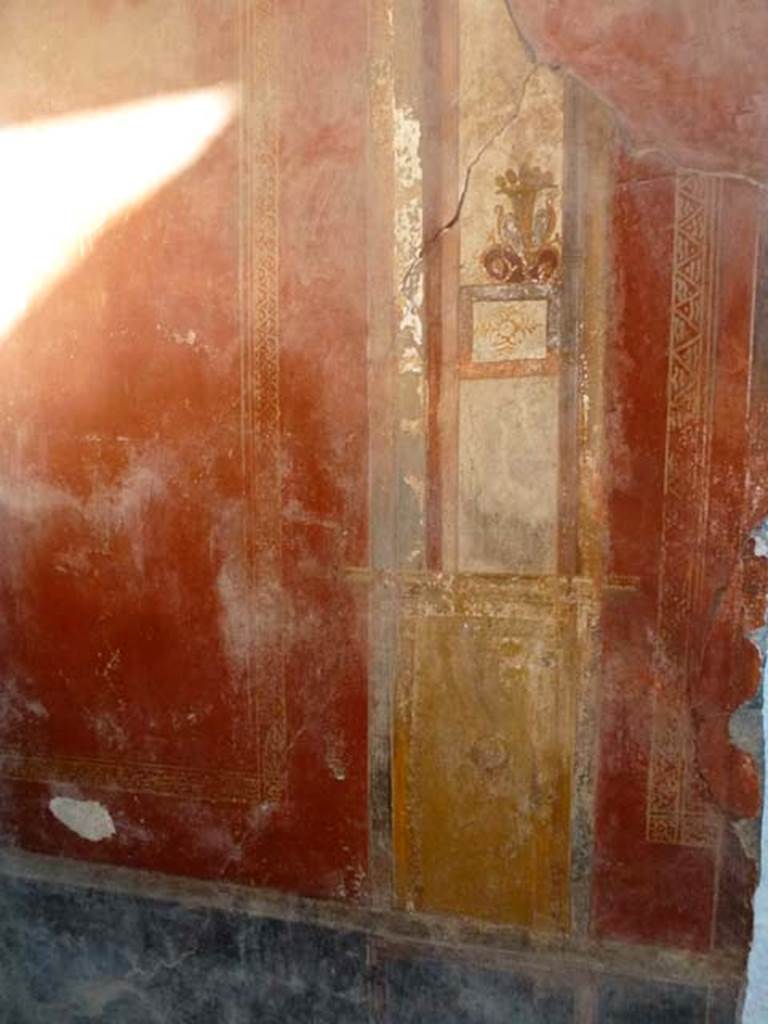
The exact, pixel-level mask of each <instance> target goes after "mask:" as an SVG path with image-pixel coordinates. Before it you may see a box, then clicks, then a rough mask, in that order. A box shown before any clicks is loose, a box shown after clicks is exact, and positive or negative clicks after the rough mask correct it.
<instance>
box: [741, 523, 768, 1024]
mask: <svg viewBox="0 0 768 1024" xmlns="http://www.w3.org/2000/svg"><path fill="white" fill-rule="evenodd" d="M751 538H752V540H753V542H754V554H755V557H757V558H768V519H766V520H764V521H763V522H762V523H761V524H760V525H759V526H758V527H757V528H756V529H755V530H753V531H752V534H751ZM766 625H768V617H767V619H766ZM750 639H751V640H752V642H753V643H754V644H755V646H756V647H757V648H758V650H759V651H760V653H761V655H762V665H761V684H760V685H761V690H760V691H759V692H760V694H761V698H760V702H759V703H760V706H761V710H762V724H763V746H762V769H763V770H762V773H761V774H762V784H763V799H762V815H761V819H762V820H761V823H760V856H759V861H758V872H759V874H758V883H757V888H756V889H755V894H754V897H753V900H752V909H753V913H754V930H753V933H752V945H751V948H750V951H749V959H748V961H747V975H746V982H745V984H746V988H745V992H744V1005H743V1012H742V1016H741V1021H742V1024H764V1022H765V1020H766V1019H768V801H767V799H766V798H767V797H768V790H767V789H766V785H765V765H766V763H768V718H767V717H766V711H767V709H766V702H765V692H766V684H767V683H768V628H766V626H764V627H763V628H762V629H759V630H756V631H755V632H753V633H752V634H751V637H750Z"/></svg>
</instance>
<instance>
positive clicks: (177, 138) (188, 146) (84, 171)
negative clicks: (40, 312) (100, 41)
mask: <svg viewBox="0 0 768 1024" xmlns="http://www.w3.org/2000/svg"><path fill="white" fill-rule="evenodd" d="M234 110H235V93H234V91H233V90H232V89H231V88H230V87H228V86H217V87H214V88H210V89H200V90H195V91H192V92H185V93H175V94H171V95H166V96H161V97H158V98H155V99H150V100H142V101H140V102H137V103H130V104H124V105H121V106H116V107H110V108H108V109H106V110H96V111H91V112H85V113H78V114H75V115H71V116H67V117H60V118H55V119H52V120H48V121H35V122H31V123H27V124H24V125H19V126H13V127H10V128H6V129H3V130H2V131H0V185H1V187H0V340H1V339H2V338H3V337H5V336H6V335H7V334H8V332H9V331H10V330H11V329H12V328H13V327H14V326H15V325H16V324H17V323H18V322H19V320H20V319H21V318H22V317H23V316H24V314H25V312H26V311H27V310H28V309H29V306H30V304H31V302H32V301H33V299H34V298H35V296H36V295H38V294H39V293H40V292H41V291H42V290H44V289H46V288H48V287H50V285H51V284H52V283H53V281H54V280H55V279H56V278H57V277H59V276H60V275H61V274H62V273H63V272H64V271H66V270H67V269H68V268H69V267H71V266H72V265H73V264H74V263H75V262H76V261H77V260H78V259H79V258H82V257H83V256H85V255H87V253H88V251H89V249H90V246H91V244H92V242H93V240H94V238H95V237H96V236H97V235H98V234H99V233H100V232H101V231H102V230H103V229H104V227H105V226H106V225H107V224H108V223H109V221H110V220H111V219H112V218H113V217H115V215H116V214H118V213H119V212H120V211H122V210H124V209H125V208H126V207H129V206H131V205H132V204H135V203H137V202H139V201H140V200H142V199H146V198H147V196H149V195H150V194H151V193H152V192H154V191H156V190H157V189H158V188H160V187H161V186H162V185H163V184H164V183H165V182H167V181H168V180H169V179H170V178H172V177H173V176H174V175H177V174H179V173H180V172H181V171H183V170H184V169H185V168H186V167H189V166H190V165H191V164H192V163H193V162H194V161H195V160H196V159H197V157H199V156H200V155H201V154H202V153H203V152H204V151H205V150H206V148H207V147H208V146H209V145H210V143H211V142H212V141H213V140H214V139H215V138H216V136H217V135H219V134H220V133H221V131H222V130H223V129H224V128H225V127H226V125H227V124H228V122H229V121H230V120H231V118H232V116H233V114H234Z"/></svg>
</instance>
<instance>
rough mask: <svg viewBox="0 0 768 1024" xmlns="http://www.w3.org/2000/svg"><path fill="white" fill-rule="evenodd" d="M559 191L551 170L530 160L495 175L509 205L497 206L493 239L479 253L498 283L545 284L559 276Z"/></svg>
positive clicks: (499, 192)
mask: <svg viewBox="0 0 768 1024" xmlns="http://www.w3.org/2000/svg"><path fill="white" fill-rule="evenodd" d="M556 192H557V185H555V183H554V180H553V177H552V174H551V172H549V171H543V170H542V169H541V168H540V167H535V166H531V165H529V164H527V163H524V164H523V165H522V166H521V167H520V169H519V171H516V170H515V169H514V168H511V167H510V168H509V170H507V172H506V173H505V174H500V175H498V176H497V178H496V194H497V195H503V196H505V197H506V199H507V200H508V203H505V204H501V203H499V204H497V206H496V225H495V231H494V241H493V242H492V243H491V245H489V246H488V248H487V249H485V251H484V252H483V254H482V256H481V257H480V258H481V261H482V264H483V267H484V268H485V272H486V273H487V274H488V276H489V277H490V278H492V279H493V280H494V281H497V282H498V283H499V284H522V283H524V282H536V283H544V282H546V281H551V280H553V279H554V278H556V277H557V276H558V275H559V272H560V262H561V254H560V236H559V235H558V234H557V211H556V209H555V202H554V195H555V193H556Z"/></svg>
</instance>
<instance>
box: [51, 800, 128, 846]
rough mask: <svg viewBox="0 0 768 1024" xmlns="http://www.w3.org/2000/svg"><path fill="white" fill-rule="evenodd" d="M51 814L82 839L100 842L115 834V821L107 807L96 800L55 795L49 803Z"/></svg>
mask: <svg viewBox="0 0 768 1024" xmlns="http://www.w3.org/2000/svg"><path fill="white" fill-rule="evenodd" d="M48 808H49V810H50V812H51V814H52V815H53V816H54V818H56V820H57V821H60V822H61V824H62V825H65V826H66V827H67V828H68V829H71V831H72V832H75V833H76V834H77V835H79V836H80V838H81V839H87V840H89V842H92V843H99V842H101V841H102V839H109V838H110V837H111V836H113V835H115V833H116V830H115V823H114V822H113V821H112V815H111V814H110V813H109V811H108V810H107V808H106V807H105V806H104V805H103V804H100V803H97V802H96V801H95V800H73V799H72V798H71V797H68V796H55V797H53V799H52V800H51V802H50V803H49V804H48Z"/></svg>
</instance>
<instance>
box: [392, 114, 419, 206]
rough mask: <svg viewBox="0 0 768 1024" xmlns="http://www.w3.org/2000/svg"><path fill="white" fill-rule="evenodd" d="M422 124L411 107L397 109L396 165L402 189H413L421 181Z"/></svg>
mask: <svg viewBox="0 0 768 1024" xmlns="http://www.w3.org/2000/svg"><path fill="white" fill-rule="evenodd" d="M420 142H421V123H420V122H419V119H418V118H417V117H416V115H415V114H414V112H413V110H411V108H410V107H397V108H396V109H395V163H396V166H397V180H398V184H399V185H400V186H401V187H402V188H411V187H413V186H414V185H417V184H418V183H419V182H420V181H421V159H420V157H419V144H420Z"/></svg>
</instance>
